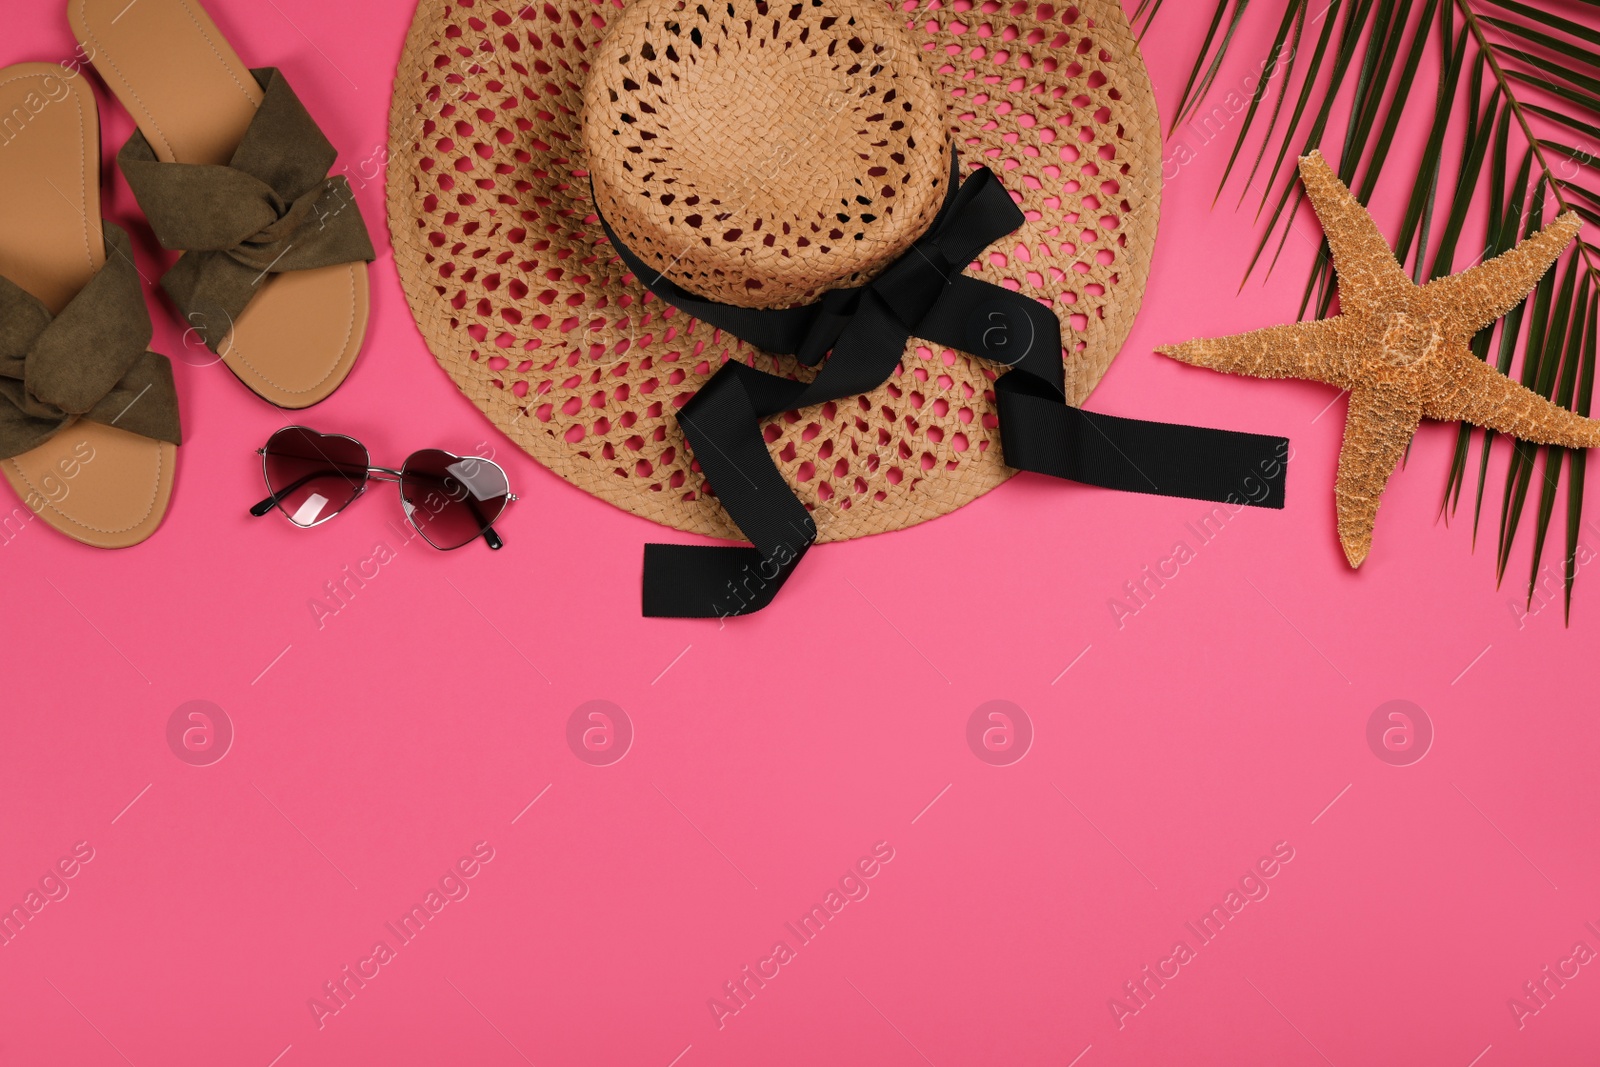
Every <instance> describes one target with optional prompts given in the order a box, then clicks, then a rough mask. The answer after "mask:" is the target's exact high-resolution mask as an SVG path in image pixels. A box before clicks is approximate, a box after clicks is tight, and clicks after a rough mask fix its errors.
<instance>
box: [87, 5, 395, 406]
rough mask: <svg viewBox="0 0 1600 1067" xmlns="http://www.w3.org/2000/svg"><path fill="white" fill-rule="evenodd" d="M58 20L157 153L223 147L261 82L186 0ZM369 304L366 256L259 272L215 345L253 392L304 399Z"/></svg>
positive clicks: (218, 157) (309, 400)
mask: <svg viewBox="0 0 1600 1067" xmlns="http://www.w3.org/2000/svg"><path fill="white" fill-rule="evenodd" d="M67 19H68V21H69V22H70V23H71V24H72V31H73V33H74V34H76V35H77V37H78V40H79V42H80V43H82V44H83V46H84V54H85V55H87V56H88V57H89V59H90V61H91V62H92V63H94V65H95V69H97V70H98V71H99V72H100V74H101V76H102V77H103V78H104V79H105V81H106V84H107V85H108V86H110V88H111V91H112V92H113V93H115V94H116V96H117V99H118V100H120V101H121V102H122V106H123V107H125V108H127V109H128V112H129V114H131V115H132V116H133V118H134V121H135V122H137V123H138V124H139V129H140V131H141V132H143V133H144V135H145V138H146V139H147V140H148V141H149V142H150V147H151V148H153V149H154V150H155V153H156V158H158V159H160V160H162V161H163V162H166V163H173V162H177V163H215V164H220V163H227V162H228V160H229V159H231V158H232V157H233V152H234V149H236V148H237V147H238V146H239V142H240V141H241V140H242V139H243V138H244V132H245V130H246V129H247V128H248V127H249V125H250V120H251V119H252V118H253V117H254V116H255V112H256V108H257V107H258V106H260V103H261V89H260V87H259V86H258V85H257V84H256V81H255V79H254V78H253V77H251V75H250V70H249V68H247V67H246V66H245V64H244V62H243V61H242V60H240V58H239V56H238V55H237V54H236V53H235V52H234V50H233V48H232V47H231V46H229V44H228V42H227V40H226V39H225V38H224V37H223V36H222V34H221V33H220V32H218V30H217V27H216V24H215V23H214V22H212V21H211V17H210V16H209V15H208V14H206V11H205V9H204V8H202V7H201V6H200V5H199V4H198V3H196V2H195V0H134V2H133V3H129V2H128V0H68V3H67ZM368 311H369V296H368V282H367V265H366V264H365V263H345V264H340V265H338V266H333V267H321V268H318V269H316V270H308V271H297V272H292V273H287V274H274V275H268V276H267V277H265V278H264V279H263V281H262V283H261V291H260V292H259V293H258V294H257V295H256V298H255V299H254V300H252V301H251V302H250V306H249V307H247V308H246V309H245V311H244V313H243V314H241V315H240V316H239V319H238V321H237V322H235V323H233V329H232V330H231V331H230V333H229V335H228V337H227V338H225V339H224V340H223V342H222V343H221V345H219V346H218V354H219V355H220V356H221V358H222V361H223V363H224V364H226V365H227V367H228V369H229V370H231V371H233V373H234V374H236V375H238V377H239V380H240V381H242V382H244V383H245V385H247V386H249V387H250V388H251V389H252V390H254V391H255V392H256V394H257V395H259V396H261V397H262V398H263V399H265V400H267V401H269V402H271V403H273V404H276V405H278V406H279V407H284V408H304V407H310V406H311V405H312V404H315V403H317V402H318V401H320V400H324V399H326V398H327V397H328V395H329V394H330V393H332V392H333V391H334V390H335V389H337V388H338V387H339V385H340V384H341V383H342V382H343V381H344V380H345V378H346V377H348V376H349V374H350V369H351V368H352V367H353V366H354V365H355V361H356V356H357V354H358V353H359V352H360V351H361V344H362V342H363V341H364V340H365V339H366V333H367V315H368ZM200 340H202V341H205V340H206V338H201V339H200Z"/></svg>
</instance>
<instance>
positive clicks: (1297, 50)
mask: <svg viewBox="0 0 1600 1067" xmlns="http://www.w3.org/2000/svg"><path fill="white" fill-rule="evenodd" d="M1578 5H1581V7H1580V8H1579V9H1580V10H1581V9H1588V10H1589V11H1592V12H1593V13H1594V15H1595V18H1594V19H1590V20H1588V22H1585V21H1577V20H1576V19H1574V18H1572V17H1569V16H1570V15H1572V14H1574V13H1575V12H1574V11H1573V10H1572V9H1570V8H1569V9H1567V13H1566V14H1558V13H1556V12H1554V11H1547V10H1543V9H1542V8H1541V7H1535V6H1533V5H1532V4H1531V3H1524V2H1520V0H1316V2H1315V3H1312V2H1311V0H1257V2H1256V3H1255V4H1254V5H1252V4H1251V3H1250V0H1215V10H1214V11H1213V13H1212V16H1211V20H1210V25H1209V29H1208V31H1207V33H1206V34H1205V36H1204V38H1203V39H1202V40H1201V42H1200V47H1199V50H1198V52H1197V54H1196V56H1195V60H1194V64H1193V68H1192V69H1191V70H1190V72H1189V76H1188V80H1187V82H1186V83H1185V85H1184V90H1183V93H1182V94H1181V97H1180V100H1179V104H1178V110H1177V113H1176V114H1177V117H1176V119H1175V121H1174V123H1173V128H1174V129H1176V128H1177V126H1178V125H1179V124H1180V123H1182V122H1184V121H1185V120H1187V119H1188V118H1190V117H1191V116H1193V115H1195V114H1196V113H1197V112H1199V111H1200V110H1201V109H1202V106H1203V104H1204V101H1205V98H1206V94H1207V92H1208V91H1209V90H1210V88H1211V87H1212V85H1213V84H1214V83H1215V82H1216V80H1217V77H1218V74H1219V73H1220V72H1221V71H1222V69H1223V63H1224V60H1225V59H1226V57H1227V55H1228V53H1229V51H1230V49H1231V47H1232V45H1233V44H1234V42H1235V40H1236V39H1237V36H1238V31H1239V29H1240V27H1241V25H1243V23H1244V21H1245V19H1246V18H1247V17H1248V18H1255V17H1258V16H1259V17H1268V18H1272V19H1273V20H1275V22H1276V25H1277V30H1276V33H1275V34H1274V35H1273V38H1272V46H1271V51H1270V52H1269V53H1268V55H1267V57H1266V58H1265V59H1264V61H1263V62H1262V64H1261V67H1260V69H1261V70H1262V71H1263V73H1262V76H1261V79H1260V83H1259V84H1258V85H1256V86H1255V88H1254V90H1253V91H1252V92H1251V93H1250V97H1249V106H1248V109H1247V110H1246V111H1245V114H1244V118H1243V121H1242V122H1241V123H1240V129H1239V132H1238V135H1237V137H1236V138H1235V140H1234V143H1233V146H1232V151H1231V153H1230V155H1229V158H1228V162H1227V166H1226V168H1225V170H1224V173H1223V178H1222V183H1221V185H1220V186H1219V187H1218V194H1219V196H1220V194H1221V192H1222V190H1223V189H1224V188H1226V186H1227V184H1228V182H1229V181H1230V180H1238V179H1239V178H1240V177H1242V178H1243V186H1244V189H1243V190H1242V191H1241V195H1240V203H1241V205H1242V203H1243V197H1244V195H1245V193H1246V192H1247V191H1248V190H1249V189H1250V188H1251V187H1253V186H1254V185H1255V182H1256V179H1257V178H1258V177H1262V178H1264V183H1263V191H1262V193H1261V201H1260V205H1259V206H1258V208H1257V210H1256V220H1257V222H1258V223H1259V224H1261V227H1262V228H1261V232H1260V236H1259V238H1258V241H1257V244H1256V248H1255V251H1254V252H1253V254H1252V256H1251V259H1250V264H1249V267H1248V268H1247V270H1246V274H1245V279H1246V280H1248V278H1249V277H1250V275H1252V274H1254V273H1255V272H1256V271H1257V269H1258V268H1262V267H1263V266H1264V267H1265V270H1266V271H1267V272H1268V273H1269V274H1270V273H1271V270H1272V268H1273V266H1275V265H1276V262H1277V259H1278V256H1279V255H1280V254H1281V252H1282V250H1283V248H1284V245H1285V242H1286V241H1287V238H1288V235H1289V232H1290V227H1291V226H1292V224H1293V220H1294V217H1295V214H1296V212H1297V211H1298V210H1299V208H1300V205H1301V201H1302V199H1303V193H1302V192H1301V190H1300V187H1299V184H1298V182H1297V181H1296V180H1295V171H1294V160H1295V159H1296V158H1298V157H1299V156H1302V155H1304V154H1305V153H1306V152H1308V151H1310V150H1311V149H1312V148H1321V147H1323V144H1322V142H1323V139H1324V137H1325V136H1326V134H1327V132H1328V130H1329V128H1330V127H1332V128H1334V129H1342V131H1343V132H1342V135H1341V140H1342V144H1341V146H1340V151H1339V160H1338V164H1337V168H1336V169H1337V171H1338V174H1339V176H1340V178H1341V179H1343V180H1344V181H1345V183H1346V184H1347V185H1349V186H1350V188H1351V189H1352V190H1354V191H1355V194H1356V196H1357V198H1358V199H1360V200H1361V202H1362V203H1370V202H1371V199H1372V198H1373V197H1374V196H1375V195H1378V194H1379V191H1380V189H1382V190H1384V195H1386V196H1394V195H1396V194H1398V195H1400V196H1403V197H1404V203H1405V213H1404V216H1403V218H1402V221H1401V224H1400V228H1399V230H1398V232H1397V233H1395V234H1394V235H1393V236H1394V242H1393V243H1394V248H1395V251H1396V256H1397V257H1398V259H1399V260H1400V263H1401V265H1402V266H1404V267H1406V268H1407V270H1408V271H1409V272H1410V273H1411V275H1412V277H1413V278H1415V279H1416V280H1417V281H1418V282H1421V281H1424V280H1427V279H1431V278H1437V277H1442V276H1444V275H1447V274H1452V273H1455V272H1456V271H1459V270H1462V269H1465V268H1466V267H1467V266H1469V265H1471V263H1473V262H1477V261H1480V260H1482V259H1486V258H1490V257H1493V256H1495V255H1498V254H1500V253H1501V252H1504V251H1505V250H1507V249H1509V248H1511V247H1512V246H1513V245H1515V244H1516V242H1517V241H1518V239H1519V238H1525V237H1527V236H1528V235H1530V234H1532V233H1533V232H1535V231H1536V230H1537V229H1538V228H1539V224H1540V223H1541V222H1542V221H1543V220H1544V219H1545V218H1547V217H1550V216H1553V215H1554V214H1557V213H1560V212H1563V211H1575V212H1578V213H1579V215H1581V216H1582V217H1583V218H1584V219H1585V220H1586V221H1588V222H1590V223H1593V224H1595V226H1596V227H1600V147H1597V146H1600V28H1597V27H1596V26H1595V25H1592V24H1590V23H1592V22H1594V21H1597V20H1600V0H1575V6H1578ZM1546 6H1549V5H1546ZM1161 7H1162V0H1140V3H1139V5H1138V8H1137V10H1136V11H1135V16H1134V17H1135V21H1139V20H1141V19H1142V20H1143V28H1144V30H1145V31H1148V30H1149V28H1150V25H1151V23H1152V22H1153V21H1154V20H1155V18H1156V16H1157V14H1158V13H1159V11H1160V10H1161ZM1247 9H1248V13H1247ZM1308 30H1309V31H1310V32H1308ZM1313 38H1314V40H1313ZM1430 54H1431V55H1433V56H1434V57H1435V58H1436V60H1437V63H1438V75H1437V79H1436V81H1435V82H1434V84H1432V85H1431V86H1430V87H1428V88H1424V87H1423V86H1419V85H1417V84H1416V81H1417V75H1418V72H1419V71H1420V69H1421V67H1422V62H1423V60H1424V59H1425V58H1427V57H1428V56H1429V55H1430ZM1274 82H1276V83H1277V84H1276V85H1274V84H1273V83H1274ZM1423 93H1427V94H1428V96H1431V97H1432V103H1433V106H1432V108H1431V109H1429V108H1427V107H1426V106H1423V107H1418V106H1417V104H1418V102H1419V100H1418V97H1421V96H1422V94H1423ZM1269 97H1271V98H1272V100H1273V103H1272V105H1271V107H1270V108H1267V107H1263V106H1262V105H1263V104H1265V103H1266V101H1267V100H1268V98H1269ZM1423 99H1426V97H1424V98H1423ZM1291 101H1292V103H1291ZM1400 136H1404V137H1407V138H1410V139H1412V140H1414V141H1416V142H1420V143H1421V144H1422V145H1423V152H1422V158H1421V160H1420V163H1419V165H1418V166H1417V168H1416V169H1415V171H1409V168H1408V175H1409V176H1408V175H1405V174H1403V175H1401V176H1400V177H1399V178H1395V177H1394V176H1393V175H1390V174H1386V172H1385V166H1386V164H1387V163H1388V162H1389V159H1390V150H1391V148H1392V147H1393V145H1394V142H1395V139H1396V138H1397V137H1400ZM1457 138H1459V141H1457ZM1252 139H1254V141H1255V144H1254V151H1253V152H1251V141H1252ZM1456 143H1459V145H1460V153H1459V156H1458V157H1456V156H1454V155H1453V154H1447V153H1446V152H1445V146H1446V145H1447V144H1456ZM1325 151H1328V150H1327V149H1325ZM1247 152H1248V153H1250V154H1251V156H1252V157H1253V161H1252V163H1251V166H1250V167H1249V168H1248V172H1246V169H1245V168H1243V167H1240V166H1238V164H1239V163H1240V161H1241V159H1243V158H1244V157H1245V155H1246V153H1247ZM1329 154H1330V155H1331V154H1332V153H1331V152H1329ZM1447 155H1449V156H1450V158H1448V159H1447ZM1480 204H1487V206H1488V208H1489V218H1488V224H1487V226H1486V227H1485V229H1484V232H1483V233H1482V235H1481V238H1480V236H1479V235H1476V234H1469V233H1468V232H1467V230H1468V227H1467V219H1468V217H1469V215H1471V214H1472V208H1473V207H1474V206H1477V205H1480ZM1586 236H1588V235H1586ZM1478 250H1481V251H1478ZM1333 280H1334V279H1333V268H1332V262H1331V260H1330V258H1329V256H1328V250H1327V245H1326V242H1324V244H1323V246H1322V248H1321V250H1320V252H1319V254H1318V256H1317V258H1316V261H1315V263H1314V264H1313V266H1312V268H1311V273H1310V276H1309V277H1308V278H1307V281H1306V287H1305V292H1304V296H1303V300H1302V308H1301V314H1302V316H1304V315H1307V314H1311V313H1315V314H1316V315H1317V316H1318V317H1321V316H1324V315H1327V314H1328V313H1329V312H1330V311H1331V310H1332V303H1333V299H1334V295H1335V289H1334V286H1333ZM1597 321H1600V248H1597V246H1596V245H1595V244H1594V243H1593V238H1592V236H1591V238H1590V240H1580V241H1579V242H1577V243H1576V244H1575V245H1574V247H1573V248H1572V249H1571V250H1569V251H1568V252H1567V253H1566V254H1565V255H1564V257H1563V258H1562V260H1561V261H1560V262H1559V263H1558V265H1557V267H1556V268H1555V269H1553V270H1552V271H1551V272H1550V273H1549V274H1548V275H1546V277H1545V278H1544V280H1543V281H1541V282H1540V284H1539V286H1538V287H1537V288H1536V289H1535V291H1534V295H1533V297H1532V299H1531V300H1530V301H1528V302H1527V303H1525V304H1523V305H1521V306H1519V307H1517V308H1516V309H1514V310H1513V311H1512V312H1511V313H1510V314H1509V315H1507V316H1506V317H1505V318H1504V319H1503V320H1502V321H1501V322H1499V323H1497V324H1494V325H1492V326H1490V327H1488V328H1486V329H1485V330H1484V331H1483V332H1481V333H1480V334H1479V335H1478V336H1477V337H1475V338H1474V339H1473V341H1472V346H1471V347H1472V350H1473V352H1474V353H1475V354H1477V355H1478V356H1479V357H1480V358H1482V359H1485V360H1487V359H1488V358H1489V353H1490V352H1491V351H1494V352H1495V354H1496V355H1495V364H1496V366H1497V367H1498V368H1499V369H1500V371H1501V372H1502V373H1506V374H1511V373H1512V370H1513V367H1516V366H1517V363H1518V360H1519V358H1520V361H1521V365H1520V368H1518V371H1517V377H1518V378H1519V380H1521V381H1522V382H1523V383H1524V384H1525V385H1527V386H1528V387H1529V388H1530V389H1534V390H1535V391H1537V392H1540V393H1541V394H1542V395H1544V396H1547V397H1549V398H1551V399H1553V400H1554V401H1555V402H1557V403H1559V404H1561V405H1563V406H1565V407H1569V408H1571V409H1573V410H1575V411H1578V412H1580V413H1582V414H1585V415H1587V414H1588V411H1589V405H1590V402H1591V400H1592V399H1593V395H1594V378H1595V364H1596V339H1595V328H1596V323H1597ZM1525 326H1526V331H1524V327H1525ZM1497 337H1498V343H1497ZM1475 436H1476V437H1478V438H1479V439H1480V444H1479V461H1478V463H1477V468H1478V470H1477V488H1476V493H1475V500H1476V502H1475V504H1474V506H1473V519H1472V524H1473V539H1474V542H1476V539H1477V532H1478V528H1479V524H1480V522H1481V519H1482V514H1483V499H1484V491H1485V489H1486V488H1487V486H1488V482H1489V472H1490V467H1491V459H1492V456H1493V453H1494V449H1493V445H1494V441H1495V435H1494V434H1493V433H1489V432H1481V431H1476V430H1474V429H1473V428H1472V427H1470V426H1463V427H1461V429H1460V432H1459V434H1458V436H1457V439H1456V447H1455V450H1454V453H1453V455H1452V457H1451V461H1450V467H1449V471H1448V473H1447V477H1446V481H1445V493H1444V499H1443V503H1442V505H1441V510H1442V512H1443V514H1444V516H1445V517H1446V519H1448V518H1450V517H1451V516H1453V515H1454V514H1455V513H1456V510H1457V508H1458V507H1459V506H1460V502H1461V495H1462V491H1463V489H1464V488H1465V485H1466V481H1467V478H1468V474H1469V466H1470V464H1469V459H1470V456H1471V453H1472V443H1473V438H1474V437H1475ZM1541 452H1543V456H1542V461H1541V456H1540V453H1541ZM1586 465H1587V453H1584V452H1568V451H1566V450H1563V449H1558V448H1541V447H1539V446H1535V445H1529V444H1526V443H1524V442H1514V443H1513V445H1512V448H1511V450H1510V454H1509V456H1508V457H1507V460H1506V466H1505V471H1504V479H1503V483H1502V487H1501V507H1500V518H1499V522H1498V529H1497V537H1496V551H1495V570H1496V576H1497V579H1498V578H1502V577H1503V576H1504V573H1505V569H1506V567H1507V565H1508V564H1509V561H1510V558H1511V554H1512V549H1513V547H1514V546H1515V544H1516V542H1517V536H1518V531H1519V530H1520V529H1521V528H1522V527H1523V526H1524V525H1528V524H1531V525H1532V527H1533V532H1532V537H1533V544H1532V570H1531V572H1530V574H1529V584H1528V590H1529V596H1530V598H1531V596H1532V595H1533V593H1534V590H1535V587H1536V585H1537V583H1538V582H1539V575H1540V570H1541V565H1542V560H1543V558H1544V555H1545V551H1546V547H1547V541H1548V535H1549V529H1550V525H1551V523H1552V522H1553V520H1554V517H1555V512H1556V506H1557V498H1558V492H1559V489H1560V486H1561V479H1562V474H1563V472H1565V474H1566V483H1567V484H1566V491H1567V506H1566V515H1565V520H1566V521H1565V526H1566V537H1565V556H1564V558H1563V560H1562V575H1563V583H1564V587H1565V589H1564V592H1565V601H1566V610H1567V612H1568V614H1569V616H1570V612H1571V604H1572V589H1573V584H1574V581H1575V579H1576V575H1577V569H1578V568H1577V556H1578V552H1579V549H1580V545H1579V541H1580V537H1579V535H1580V531H1581V528H1582V526H1583V514H1582V513H1583V494H1584V475H1585V474H1586ZM1536 475H1537V480H1538V485H1539V492H1538V497H1537V501H1536V503H1535V504H1534V506H1533V507H1532V508H1529V507H1527V505H1528V503H1529V500H1528V497H1529V493H1530V491H1531V490H1532V488H1533V486H1534V482H1535V477H1536ZM1530 512H1531V515H1530V514H1529V513H1530Z"/></svg>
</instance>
